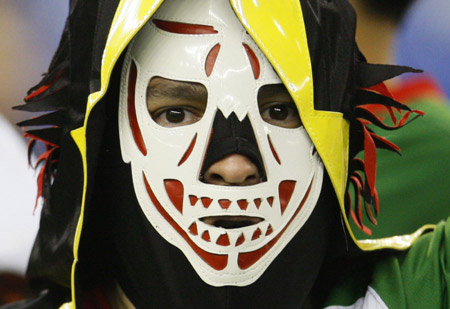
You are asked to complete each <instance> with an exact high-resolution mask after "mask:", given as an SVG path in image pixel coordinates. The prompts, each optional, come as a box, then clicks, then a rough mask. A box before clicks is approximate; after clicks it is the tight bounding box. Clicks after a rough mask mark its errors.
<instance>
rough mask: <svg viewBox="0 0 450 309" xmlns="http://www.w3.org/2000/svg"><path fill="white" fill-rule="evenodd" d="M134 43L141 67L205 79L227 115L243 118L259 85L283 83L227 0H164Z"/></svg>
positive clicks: (213, 100)
mask: <svg viewBox="0 0 450 309" xmlns="http://www.w3.org/2000/svg"><path fill="white" fill-rule="evenodd" d="M161 23H163V25H161ZM196 27H197V28H199V29H203V30H202V31H200V30H198V29H197V30H195V31H197V33H193V31H194V30H192V29H195V28H196ZM205 28H206V29H205ZM198 32H200V33H198ZM134 46H136V47H134V48H133V49H134V50H133V57H134V58H135V59H136V61H137V62H138V63H139V66H140V67H141V69H142V71H143V72H151V75H153V76H156V75H158V76H163V77H165V78H169V79H175V80H185V81H197V82H200V83H202V84H204V85H205V86H207V88H208V93H209V98H208V102H209V104H214V105H217V106H218V108H219V109H220V110H221V111H222V112H223V114H224V115H225V117H228V116H229V115H230V114H231V112H235V113H236V115H237V116H238V118H239V119H240V120H242V119H243V118H244V117H245V115H246V114H247V113H248V110H249V105H250V103H256V102H255V97H256V96H255V92H257V89H258V88H259V86H260V85H262V84H267V83H281V80H280V79H279V78H278V76H277V75H276V73H275V72H274V70H273V69H272V67H271V65H270V63H269V62H268V61H267V59H266V58H265V57H264V55H263V54H262V53H261V51H260V50H259V48H258V47H257V45H256V44H255V43H254V42H253V40H252V39H251V37H250V36H249V35H248V34H247V32H246V30H245V29H244V28H243V26H242V25H241V23H240V22H239V20H238V19H237V18H236V16H235V14H234V12H233V10H232V8H231V6H230V4H229V3H228V1H204V2H201V1H193V2H192V1H166V2H165V3H164V5H163V6H162V7H161V8H160V10H158V11H157V13H156V14H155V15H154V17H153V18H152V21H150V22H149V23H148V24H147V25H146V26H145V27H144V28H143V29H142V31H141V33H140V34H139V35H138V36H137V38H136V41H135V42H134ZM255 70H257V72H255ZM151 77H152V76H143V78H142V80H143V81H145V80H148V79H150V78H151ZM243 85H245V89H244V88H243Z"/></svg>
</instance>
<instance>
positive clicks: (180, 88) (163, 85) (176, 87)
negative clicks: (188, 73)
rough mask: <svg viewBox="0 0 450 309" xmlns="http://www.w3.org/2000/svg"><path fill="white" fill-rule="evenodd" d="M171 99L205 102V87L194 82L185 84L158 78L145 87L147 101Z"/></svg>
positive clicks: (206, 93)
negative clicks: (151, 99)
mask: <svg viewBox="0 0 450 309" xmlns="http://www.w3.org/2000/svg"><path fill="white" fill-rule="evenodd" d="M150 98H172V99H180V98H182V99H185V100H190V101H198V100H201V101H205V102H206V100H207V99H208V91H207V90H206V87H205V86H204V85H202V84H200V83H196V82H185V81H177V80H170V79H163V78H160V79H158V80H157V81H155V82H154V83H153V84H152V82H151V81H150V83H149V86H148V87H147V99H150Z"/></svg>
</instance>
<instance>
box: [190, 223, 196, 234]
mask: <svg viewBox="0 0 450 309" xmlns="http://www.w3.org/2000/svg"><path fill="white" fill-rule="evenodd" d="M189 232H191V234H192V235H195V236H196V235H198V230H197V223H195V222H194V223H192V224H191V226H190V227H189Z"/></svg>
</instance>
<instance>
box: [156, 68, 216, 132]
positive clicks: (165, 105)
mask: <svg viewBox="0 0 450 309" xmlns="http://www.w3.org/2000/svg"><path fill="white" fill-rule="evenodd" d="M207 100H208V91H207V90H206V87H205V86H204V85H202V84H200V83H194V82H184V81H176V80H170V79H166V78H162V77H153V78H152V79H151V80H150V82H149V85H148V88H147V108H148V111H149V113H150V115H151V117H152V119H153V120H154V121H155V122H156V123H157V124H159V125H160V126H162V127H180V126H186V125H190V124H193V123H196V122H197V121H199V120H200V119H202V116H203V114H204V112H205V109H206V103H207Z"/></svg>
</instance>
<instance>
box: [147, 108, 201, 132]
mask: <svg viewBox="0 0 450 309" xmlns="http://www.w3.org/2000/svg"><path fill="white" fill-rule="evenodd" d="M150 114H151V116H152V118H153V120H154V121H155V122H156V123H157V124H159V125H160V126H163V127H180V126H186V125H189V124H193V123H196V122H197V121H199V120H200V119H201V117H202V113H201V112H199V111H197V110H195V109H194V108H192V107H188V106H168V107H164V108H161V109H158V110H156V111H154V112H152V113H150Z"/></svg>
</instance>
